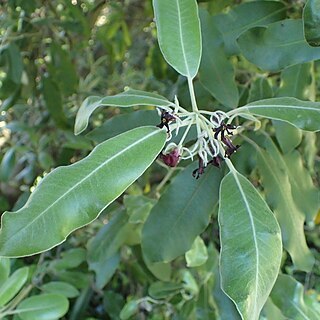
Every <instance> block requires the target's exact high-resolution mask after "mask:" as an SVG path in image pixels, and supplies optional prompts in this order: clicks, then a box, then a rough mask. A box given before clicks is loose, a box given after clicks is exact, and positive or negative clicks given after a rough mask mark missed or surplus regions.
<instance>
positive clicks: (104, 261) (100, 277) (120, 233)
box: [87, 210, 130, 288]
mask: <svg viewBox="0 0 320 320" xmlns="http://www.w3.org/2000/svg"><path fill="white" fill-rule="evenodd" d="M128 219H129V216H128V215H127V213H126V212H125V211H124V210H122V211H120V212H116V213H115V215H114V216H113V217H112V218H111V220H110V221H109V222H108V223H107V224H106V225H105V226H103V227H102V228H101V229H100V230H99V232H98V233H97V234H96V236H95V237H94V238H92V239H91V240H90V241H89V243H88V246H87V248H88V257H87V260H88V264H89V268H90V269H91V270H93V271H94V272H95V273H96V283H97V286H98V287H99V288H103V287H104V286H105V285H106V284H107V282H108V281H109V280H110V278H111V276H112V275H113V273H114V271H115V267H116V266H117V265H118V263H119V256H118V255H117V253H118V251H119V249H120V247H121V246H122V244H123V243H124V242H125V240H126V238H127V235H128V232H129V230H130V225H129V224H128Z"/></svg>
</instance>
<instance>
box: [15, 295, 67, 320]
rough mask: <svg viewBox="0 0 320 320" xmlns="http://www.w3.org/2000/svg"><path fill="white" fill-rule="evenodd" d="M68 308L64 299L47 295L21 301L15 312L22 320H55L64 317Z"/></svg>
mask: <svg viewBox="0 0 320 320" xmlns="http://www.w3.org/2000/svg"><path fill="white" fill-rule="evenodd" d="M68 308H69V301H68V299H67V298H66V297H64V296H61V295H58V294H53V293H48V294H41V295H38V296H33V297H30V298H27V299H25V300H23V301H22V302H21V303H20V304H19V305H18V307H17V309H16V311H17V312H18V314H19V317H20V318H21V319H22V320H56V319H59V318H61V317H62V316H63V315H65V314H66V313H67V311H68Z"/></svg>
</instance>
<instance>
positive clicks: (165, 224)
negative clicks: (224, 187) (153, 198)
mask: <svg viewBox="0 0 320 320" xmlns="http://www.w3.org/2000/svg"><path fill="white" fill-rule="evenodd" d="M194 168H195V166H194V165H190V166H188V168H187V169H185V170H184V171H183V172H181V173H179V174H178V175H177V177H176V178H175V179H174V181H173V182H172V183H171V184H170V186H169V187H168V189H166V191H165V192H164V193H163V194H162V196H161V198H160V199H159V201H158V202H157V204H156V205H155V206H154V207H153V208H152V210H151V213H150V215H149V217H148V219H147V221H146V222H145V224H144V227H143V229H142V250H143V254H144V255H145V256H146V258H147V260H149V261H151V262H160V261H163V262H168V261H171V260H173V259H174V258H176V257H178V256H179V255H182V254H184V253H185V252H186V251H188V250H189V249H190V248H191V246H192V243H193V241H194V240H195V238H196V236H197V235H199V234H200V233H201V232H202V231H203V230H204V229H205V228H206V226H207V225H208V223H209V218H210V215H211V214H212V212H213V209H214V206H215V204H216V203H217V200H218V188H219V183H220V180H221V174H222V173H221V171H220V170H219V169H216V168H213V167H209V168H207V170H206V172H205V173H204V174H203V175H202V176H201V179H198V180H195V179H194V178H193V177H192V171H193V170H194Z"/></svg>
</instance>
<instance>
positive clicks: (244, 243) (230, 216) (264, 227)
mask: <svg viewBox="0 0 320 320" xmlns="http://www.w3.org/2000/svg"><path fill="white" fill-rule="evenodd" d="M219 203H220V206H219V225H220V240H221V252H220V267H221V270H220V272H221V285H222V289H223V290H224V292H225V293H226V294H227V295H228V296H229V297H230V298H231V299H232V300H233V301H234V303H235V304H236V306H237V309H238V311H239V312H240V314H241V315H242V318H243V319H244V320H249V319H250V320H255V319H259V314H260V312H261V309H262V307H263V305H264V304H265V302H266V301H267V298H268V296H269V293H270V291H271V289H272V287H273V285H274V283H275V281H276V278H277V275H278V272H279V268H280V262H281V256H282V245H281V234H280V228H279V225H278V223H277V220H276V219H275V217H274V215H273V213H272V212H271V210H270V209H269V207H268V206H267V204H266V203H265V201H264V200H263V199H262V197H261V196H260V195H259V193H258V192H257V191H256V190H255V188H254V187H253V185H252V184H251V183H250V182H249V181H248V180H247V179H246V178H245V177H244V176H242V175H241V174H240V173H238V172H237V171H235V170H234V171H231V172H230V173H228V175H227V176H226V177H225V178H224V179H223V180H222V183H221V187H220V202H219ZM244 284H245V285H244Z"/></svg>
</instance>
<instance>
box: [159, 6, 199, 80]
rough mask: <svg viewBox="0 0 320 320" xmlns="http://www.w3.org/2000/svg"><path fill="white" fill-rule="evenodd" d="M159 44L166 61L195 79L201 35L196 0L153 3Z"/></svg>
mask: <svg viewBox="0 0 320 320" xmlns="http://www.w3.org/2000/svg"><path fill="white" fill-rule="evenodd" d="M153 8H154V14H155V18H156V25H157V34H158V41H159V46H160V49H161V52H162V54H163V56H164V58H165V59H166V61H167V62H168V63H169V64H170V65H171V66H172V67H173V68H174V69H176V70H177V71H178V72H179V73H180V74H182V75H183V76H186V77H189V78H194V76H195V75H196V74H197V72H198V69H199V64H200V59H201V34H200V21H199V17H198V6H197V3H196V1H195V0H153Z"/></svg>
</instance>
